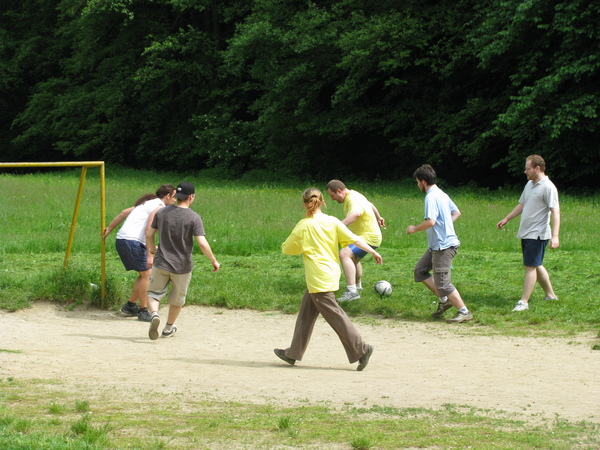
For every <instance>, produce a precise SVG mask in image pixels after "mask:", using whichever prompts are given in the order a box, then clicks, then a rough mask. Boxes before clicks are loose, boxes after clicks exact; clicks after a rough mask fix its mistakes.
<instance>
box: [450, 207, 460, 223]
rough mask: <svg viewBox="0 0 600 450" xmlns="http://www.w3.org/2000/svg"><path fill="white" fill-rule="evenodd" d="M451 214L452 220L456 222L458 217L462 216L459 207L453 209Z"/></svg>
mask: <svg viewBox="0 0 600 450" xmlns="http://www.w3.org/2000/svg"><path fill="white" fill-rule="evenodd" d="M451 215H452V222H456V219H458V218H459V217H460V216H461V212H460V211H459V210H458V209H455V210H454V211H452V213H451Z"/></svg>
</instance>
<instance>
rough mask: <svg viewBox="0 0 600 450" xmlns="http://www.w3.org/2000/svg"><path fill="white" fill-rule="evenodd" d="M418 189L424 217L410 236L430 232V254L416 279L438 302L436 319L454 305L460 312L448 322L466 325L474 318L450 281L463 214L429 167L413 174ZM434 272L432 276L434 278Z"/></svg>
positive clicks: (410, 229) (419, 264) (419, 265)
mask: <svg viewBox="0 0 600 450" xmlns="http://www.w3.org/2000/svg"><path fill="white" fill-rule="evenodd" d="M413 178H414V179H415V180H417V186H418V187H419V190H420V191H421V192H423V193H424V194H426V195H425V218H424V220H423V222H421V223H420V224H419V225H410V226H409V227H408V228H407V229H406V233H407V234H412V233H416V232H418V231H427V243H428V248H427V251H426V252H425V253H424V254H423V256H422V257H421V259H420V260H419V261H418V262H417V264H416V266H415V270H414V279H415V281H417V282H422V283H423V284H424V285H425V286H427V287H428V288H429V290H431V292H433V293H434V294H435V296H436V297H438V299H439V303H438V307H437V310H436V311H435V312H434V313H433V314H432V316H433V317H436V318H437V317H442V316H443V315H444V313H445V312H446V311H448V310H449V309H450V308H452V306H455V307H456V309H458V312H457V313H456V315H455V316H454V317H452V318H451V319H446V322H449V323H460V322H466V321H468V320H471V319H473V314H471V312H470V311H469V309H468V308H467V307H466V306H465V303H464V302H463V300H462V298H461V296H460V293H459V292H458V290H457V289H456V288H455V287H454V286H453V285H452V283H451V282H450V276H451V272H452V260H453V259H454V257H455V256H456V253H457V251H458V247H459V246H460V241H459V240H458V237H457V236H456V233H455V231H454V221H455V220H456V219H458V217H459V216H460V211H459V210H458V208H457V207H456V205H455V204H454V202H453V201H452V200H450V197H448V195H447V194H446V193H445V192H444V191H442V190H441V189H440V188H439V187H438V186H437V185H436V184H435V183H436V181H437V176H436V174H435V170H433V167H431V166H430V165H429V164H424V165H422V166H421V167H419V168H418V169H417V170H416V171H415V173H414V174H413ZM431 271H433V276H432V275H431Z"/></svg>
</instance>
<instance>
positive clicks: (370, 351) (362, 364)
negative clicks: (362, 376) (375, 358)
mask: <svg viewBox="0 0 600 450" xmlns="http://www.w3.org/2000/svg"><path fill="white" fill-rule="evenodd" d="M373 350H375V349H374V348H373V346H372V345H369V346H368V347H367V351H366V352H365V354H364V355H363V356H362V358H360V359H359V360H358V367H357V368H356V370H358V371H359V372H360V371H362V370H364V369H365V367H367V364H369V359H370V358H371V355H372V354H373Z"/></svg>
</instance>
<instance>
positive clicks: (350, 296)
mask: <svg viewBox="0 0 600 450" xmlns="http://www.w3.org/2000/svg"><path fill="white" fill-rule="evenodd" d="M359 298H360V294H359V293H358V292H350V291H349V290H348V289H347V288H346V290H345V291H344V295H342V296H341V297H340V298H338V299H337V301H338V302H351V301H352V300H358V299H359Z"/></svg>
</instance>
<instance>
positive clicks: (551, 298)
mask: <svg viewBox="0 0 600 450" xmlns="http://www.w3.org/2000/svg"><path fill="white" fill-rule="evenodd" d="M544 300H546V301H547V300H558V297H548V296H546V297H544Z"/></svg>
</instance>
